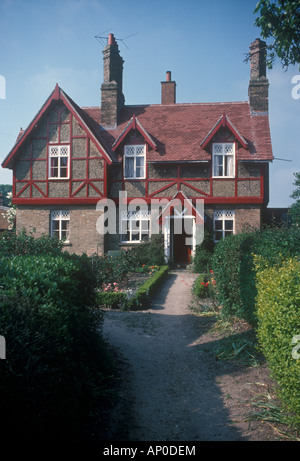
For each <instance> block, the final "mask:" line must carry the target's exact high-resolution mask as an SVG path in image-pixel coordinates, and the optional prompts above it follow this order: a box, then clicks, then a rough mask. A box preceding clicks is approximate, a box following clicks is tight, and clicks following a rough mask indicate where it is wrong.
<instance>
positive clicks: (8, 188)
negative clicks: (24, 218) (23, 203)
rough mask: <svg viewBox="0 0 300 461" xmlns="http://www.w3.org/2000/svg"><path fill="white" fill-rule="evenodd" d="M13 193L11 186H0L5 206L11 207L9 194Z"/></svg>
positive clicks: (0, 193)
mask: <svg viewBox="0 0 300 461" xmlns="http://www.w3.org/2000/svg"><path fill="white" fill-rule="evenodd" d="M11 191H12V186H11V185H10V184H0V196H1V195H2V199H3V206H11V203H10V199H9V197H7V194H8V193H9V192H11Z"/></svg>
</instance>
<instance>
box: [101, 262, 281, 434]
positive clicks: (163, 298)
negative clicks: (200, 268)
mask: <svg viewBox="0 0 300 461" xmlns="http://www.w3.org/2000/svg"><path fill="white" fill-rule="evenodd" d="M195 277H196V276H195V274H193V273H191V272H189V271H186V270H181V271H173V272H171V273H170V274H169V276H168V278H167V279H166V281H165V282H164V283H163V285H162V286H161V288H160V290H159V292H158V293H157V296H156V298H154V299H153V302H152V304H151V308H150V309H148V310H147V311H139V312H120V311H106V312H105V315H104V319H105V320H104V326H103V335H104V337H105V338H106V340H107V341H108V343H109V344H110V345H111V346H112V348H113V349H114V350H117V352H118V355H119V356H120V357H121V361H120V367H121V374H122V376H123V381H122V386H121V389H120V404H119V405H118V406H117V407H116V409H115V412H114V415H113V421H112V425H111V428H110V433H109V434H108V437H109V438H110V439H113V440H123V441H124V440H128V441H239V440H276V439H275V436H274V432H273V431H272V429H270V428H269V427H266V426H262V425H261V424H259V423H256V424H252V425H251V426H249V423H248V422H245V421H244V416H245V414H246V413H247V411H248V410H249V409H248V407H247V405H246V404H245V400H247V398H248V400H249V399H251V398H253V392H261V391H262V388H261V386H267V385H268V384H267V380H268V374H267V370H266V369H265V368H264V367H256V368H250V369H241V367H238V366H237V365H234V364H232V363H225V362H220V361H216V360H215V358H214V357H213V355H212V354H210V352H209V349H210V346H211V345H212V344H213V343H214V342H215V341H216V340H217V339H216V337H214V336H212V335H211V334H209V333H208V329H209V326H211V322H212V320H211V318H209V317H197V316H195V315H193V313H192V312H191V311H190V309H189V305H190V303H191V302H192V295H191V287H192V284H193V281H194V279H195Z"/></svg>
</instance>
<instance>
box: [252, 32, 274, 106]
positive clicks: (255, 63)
mask: <svg viewBox="0 0 300 461" xmlns="http://www.w3.org/2000/svg"><path fill="white" fill-rule="evenodd" d="M266 68H267V65H266V42H264V41H262V40H260V39H259V38H257V39H256V40H255V41H254V42H252V43H251V45H250V82H249V88H248V96H249V103H250V108H251V111H252V112H254V113H262V112H268V110H269V103H268V99H269V80H268V79H267V77H266Z"/></svg>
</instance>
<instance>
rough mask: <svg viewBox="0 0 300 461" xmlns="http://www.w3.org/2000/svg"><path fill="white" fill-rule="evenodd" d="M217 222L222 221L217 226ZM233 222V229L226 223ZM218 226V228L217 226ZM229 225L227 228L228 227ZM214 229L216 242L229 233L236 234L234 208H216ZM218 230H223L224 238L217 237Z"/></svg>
mask: <svg viewBox="0 0 300 461" xmlns="http://www.w3.org/2000/svg"><path fill="white" fill-rule="evenodd" d="M216 222H218V223H221V226H220V224H218V226H216ZM228 222H232V226H231V225H230V227H232V229H229V228H228V225H227V224H226V223H228ZM216 227H218V228H216ZM226 227H227V228H226ZM213 231H214V234H213V235H214V242H216V243H217V242H220V241H221V240H223V239H224V238H225V237H226V236H227V235H233V234H235V211H234V210H215V211H214V222H213ZM216 232H222V238H221V239H216Z"/></svg>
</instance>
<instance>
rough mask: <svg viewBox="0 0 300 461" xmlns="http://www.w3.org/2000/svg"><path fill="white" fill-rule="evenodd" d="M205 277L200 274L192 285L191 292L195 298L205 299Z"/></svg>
mask: <svg viewBox="0 0 300 461" xmlns="http://www.w3.org/2000/svg"><path fill="white" fill-rule="evenodd" d="M206 283H207V277H206V275H205V274H200V275H199V276H198V277H197V278H196V280H195V282H194V285H193V291H194V294H195V296H197V297H198V298H206V297H207V286H206Z"/></svg>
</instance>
